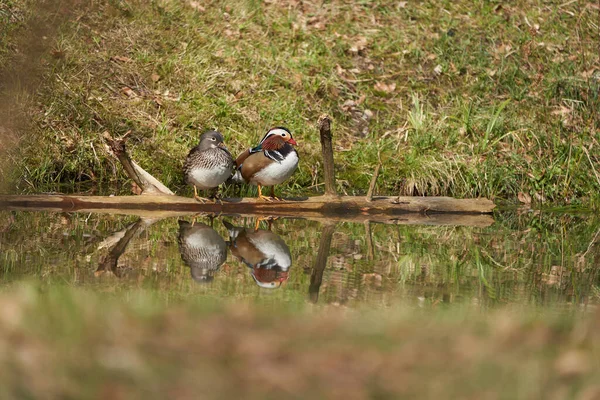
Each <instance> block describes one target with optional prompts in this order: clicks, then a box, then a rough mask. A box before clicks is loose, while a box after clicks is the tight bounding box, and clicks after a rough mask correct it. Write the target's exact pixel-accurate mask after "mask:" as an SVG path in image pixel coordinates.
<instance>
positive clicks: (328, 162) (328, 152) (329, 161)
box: [318, 114, 337, 196]
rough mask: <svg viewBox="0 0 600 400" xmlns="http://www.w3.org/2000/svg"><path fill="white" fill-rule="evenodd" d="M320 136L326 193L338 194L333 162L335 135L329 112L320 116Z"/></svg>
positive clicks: (329, 194)
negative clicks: (332, 131)
mask: <svg viewBox="0 0 600 400" xmlns="http://www.w3.org/2000/svg"><path fill="white" fill-rule="evenodd" d="M318 125H319V138H320V140H321V151H322V153H323V178H324V179H325V194H326V195H328V196H337V190H336V188H335V164H334V162H333V143H332V140H333V137H332V134H331V118H329V116H328V115H327V114H323V115H321V117H319V123H318Z"/></svg>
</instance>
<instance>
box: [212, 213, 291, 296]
mask: <svg viewBox="0 0 600 400" xmlns="http://www.w3.org/2000/svg"><path fill="white" fill-rule="evenodd" d="M223 224H224V225H225V227H226V228H227V231H228V232H229V241H228V242H227V244H228V245H229V249H230V250H231V254H233V255H234V256H235V257H237V258H238V259H239V260H240V261H242V262H243V263H244V264H246V266H248V267H249V268H250V269H251V272H250V275H252V278H253V279H254V281H255V282H256V284H257V285H258V286H260V287H261V288H265V289H275V288H278V287H280V286H281V284H282V283H284V282H285V281H287V280H288V277H289V272H288V271H289V269H290V267H291V266H292V255H291V254H290V249H289V247H288V246H287V245H286V244H285V242H284V241H283V239H281V237H279V235H276V234H275V233H273V232H271V231H268V230H262V229H255V230H251V229H245V228H241V227H237V226H234V225H232V224H230V223H229V222H227V221H223Z"/></svg>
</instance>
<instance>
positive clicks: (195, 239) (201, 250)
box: [179, 220, 227, 282]
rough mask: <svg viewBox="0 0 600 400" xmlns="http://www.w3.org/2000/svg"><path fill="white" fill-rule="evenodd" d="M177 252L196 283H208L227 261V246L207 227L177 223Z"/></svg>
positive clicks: (182, 222)
mask: <svg viewBox="0 0 600 400" xmlns="http://www.w3.org/2000/svg"><path fill="white" fill-rule="evenodd" d="M179 252H180V253H181V258H182V259H183V262H185V263H186V264H187V265H188V266H189V267H190V273H191V275H192V279H194V280H195V281H196V282H210V281H212V280H213V279H214V277H213V275H214V273H215V272H217V271H218V270H219V267H220V266H221V265H222V264H223V263H224V262H225V260H226V259H227V244H226V243H225V241H224V240H223V238H222V237H221V235H219V234H218V233H217V231H215V230H214V229H213V228H211V227H210V226H208V225H205V224H203V223H199V222H196V223H194V224H191V223H189V222H187V221H181V220H180V221H179Z"/></svg>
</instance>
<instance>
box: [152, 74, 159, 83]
mask: <svg viewBox="0 0 600 400" xmlns="http://www.w3.org/2000/svg"><path fill="white" fill-rule="evenodd" d="M150 79H152V82H158V81H159V80H160V75H158V74H152V75H150Z"/></svg>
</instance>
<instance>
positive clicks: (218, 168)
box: [183, 131, 233, 202]
mask: <svg viewBox="0 0 600 400" xmlns="http://www.w3.org/2000/svg"><path fill="white" fill-rule="evenodd" d="M183 172H184V175H185V181H186V183H187V184H189V185H193V186H194V199H196V200H198V201H200V202H205V201H206V199H205V198H203V197H200V196H198V189H200V190H203V191H204V190H210V189H216V190H217V191H218V187H219V185H220V184H222V183H223V182H225V181H226V180H227V179H228V178H229V177H230V176H231V174H232V172H233V157H231V153H229V150H227V147H226V146H225V144H224V143H223V135H221V133H219V132H217V131H207V132H204V133H203V134H202V135H201V136H200V144H198V146H196V147H194V148H193V149H192V150H191V151H190V153H189V154H188V156H187V158H186V160H185V164H184V165H183Z"/></svg>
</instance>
